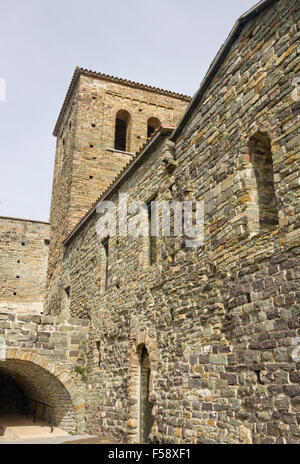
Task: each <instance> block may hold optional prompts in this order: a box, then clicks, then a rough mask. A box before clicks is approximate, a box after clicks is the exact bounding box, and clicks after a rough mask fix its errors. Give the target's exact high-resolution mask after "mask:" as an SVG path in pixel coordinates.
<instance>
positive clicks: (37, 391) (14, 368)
mask: <svg viewBox="0 0 300 464" xmlns="http://www.w3.org/2000/svg"><path fill="white" fill-rule="evenodd" d="M26 397H27V398H30V399H34V400H37V401H41V402H43V403H46V404H48V405H50V406H53V407H54V415H55V426H57V427H60V428H62V429H64V430H66V431H69V432H76V420H75V410H74V406H73V404H72V400H71V398H70V395H69V393H68V391H67V390H66V388H65V387H64V385H63V384H62V383H61V382H60V381H59V380H58V379H57V378H56V377H55V376H54V375H53V374H51V373H50V372H49V371H47V370H46V369H43V368H42V367H41V366H39V365H37V364H35V363H33V362H30V361H23V360H18V359H11V360H10V359H8V360H6V361H2V362H1V363H0V412H1V413H22V412H23V408H24V406H29V407H30V408H32V407H33V404H32V403H30V402H29V403H28V402H26V400H25V398H26ZM5 401H6V402H7V405H5V404H4V402H5ZM42 414H43V408H42V407H40V408H38V410H37V417H40V418H42V417H43V415H42ZM50 418H51V411H50V409H49V408H46V409H45V419H46V420H49V421H50Z"/></svg>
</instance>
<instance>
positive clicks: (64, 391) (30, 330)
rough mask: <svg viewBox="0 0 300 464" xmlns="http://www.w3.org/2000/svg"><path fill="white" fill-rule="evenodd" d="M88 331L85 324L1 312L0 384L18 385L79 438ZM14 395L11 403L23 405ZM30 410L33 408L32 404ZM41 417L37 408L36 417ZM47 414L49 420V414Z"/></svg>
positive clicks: (75, 321)
mask: <svg viewBox="0 0 300 464" xmlns="http://www.w3.org/2000/svg"><path fill="white" fill-rule="evenodd" d="M88 326H89V321H88V320H85V319H76V318H68V319H66V318H64V317H62V316H58V317H56V318H54V317H50V316H43V315H39V314H28V312H26V313H15V311H9V310H4V309H2V310H1V312H0V337H1V341H3V340H4V344H5V353H4V354H3V351H1V360H0V379H5V378H6V379H7V381H10V382H12V381H14V382H15V384H16V386H17V387H18V389H19V392H22V394H23V395H25V396H26V397H27V398H30V399H35V400H38V401H42V402H44V403H46V404H48V405H50V406H53V407H54V412H55V424H56V426H59V427H61V428H63V429H65V430H67V431H70V432H77V433H84V432H85V418H84V400H85V390H86V382H85V374H84V373H85V368H86V359H87V356H86V352H87V336H88ZM0 383H1V382H0ZM0 391H1V388H0ZM10 393H11V396H12V397H11V399H10V401H11V402H12V403H13V402H14V401H15V403H16V404H17V405H19V403H20V401H19V400H20V398H19V397H18V395H16V394H15V393H14V392H13V391H12V390H10ZM29 405H30V407H31V409H32V408H33V403H29ZM19 411H20V410H19ZM42 412H43V410H42V408H41V407H39V409H38V415H39V416H41V415H42ZM45 412H46V418H48V419H49V420H50V410H49V409H46V411H45Z"/></svg>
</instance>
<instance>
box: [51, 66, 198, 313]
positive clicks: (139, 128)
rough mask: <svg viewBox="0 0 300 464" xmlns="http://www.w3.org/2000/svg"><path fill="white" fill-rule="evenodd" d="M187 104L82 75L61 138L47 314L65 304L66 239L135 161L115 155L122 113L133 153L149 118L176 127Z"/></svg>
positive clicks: (184, 100)
mask: <svg viewBox="0 0 300 464" xmlns="http://www.w3.org/2000/svg"><path fill="white" fill-rule="evenodd" d="M188 101H189V98H188V97H180V96H176V95H175V94H174V95H165V94H160V93H159V92H155V91H154V90H153V91H151V90H143V89H140V88H137V87H135V86H134V85H130V84H118V83H116V82H113V81H110V80H109V79H106V80H105V79H101V78H92V77H90V76H87V75H85V74H82V75H80V77H79V81H78V84H77V87H76V89H75V90H74V95H73V97H72V99H71V101H70V102H69V104H68V106H67V109H66V111H65V114H64V118H63V120H62V123H61V125H60V127H59V131H58V135H57V149H56V159H55V171H54V179H53V194H52V203H51V215H50V223H51V246H50V256H49V265H48V279H47V295H48V296H47V308H46V311H47V312H49V311H51V313H52V314H55V313H56V312H58V311H59V307H60V304H61V302H62V294H63V286H64V284H63V283H62V282H61V280H60V275H61V270H60V265H61V258H62V254H63V247H62V241H63V239H64V238H66V237H67V235H68V233H69V232H70V231H71V230H72V229H73V228H74V226H75V225H76V224H77V223H78V221H79V220H80V219H81V218H82V217H83V216H84V214H85V213H86V212H87V211H88V209H89V208H90V207H91V206H92V204H93V203H94V202H95V200H96V199H97V198H98V197H99V195H100V193H101V192H102V191H103V190H105V189H106V188H107V187H108V185H110V183H111V182H112V181H113V179H114V178H115V177H116V175H117V174H118V173H119V172H120V171H121V169H122V168H123V167H124V166H125V165H126V164H127V163H128V162H129V161H130V159H131V156H130V155H129V154H126V153H120V152H116V151H111V150H113V149H114V135H115V121H116V114H117V112H118V111H119V110H126V111H128V112H129V114H130V117H131V120H130V135H129V150H130V152H133V153H134V152H136V151H137V150H138V149H139V148H140V146H141V145H142V144H143V143H144V142H145V141H146V139H147V121H148V119H149V118H151V117H156V118H158V119H159V120H160V121H161V123H162V124H165V125H174V126H175V125H176V124H177V122H178V120H179V118H180V117H181V116H182V114H183V112H184V110H185V108H186V106H187V103H188Z"/></svg>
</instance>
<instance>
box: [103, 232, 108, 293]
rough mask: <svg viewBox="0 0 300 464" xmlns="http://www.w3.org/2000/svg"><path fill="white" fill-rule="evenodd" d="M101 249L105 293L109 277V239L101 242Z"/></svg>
mask: <svg viewBox="0 0 300 464" xmlns="http://www.w3.org/2000/svg"><path fill="white" fill-rule="evenodd" d="M103 249H104V266H103V270H104V291H105V292H106V291H107V289H108V277H109V275H108V258H109V255H108V252H109V238H107V239H106V240H105V241H104V242H103Z"/></svg>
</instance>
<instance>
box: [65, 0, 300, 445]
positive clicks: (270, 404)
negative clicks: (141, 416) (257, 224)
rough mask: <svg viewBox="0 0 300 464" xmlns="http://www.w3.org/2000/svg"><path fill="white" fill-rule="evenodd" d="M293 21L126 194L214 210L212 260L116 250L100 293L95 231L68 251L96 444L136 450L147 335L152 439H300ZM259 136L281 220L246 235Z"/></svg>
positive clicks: (217, 84) (261, 28) (233, 76)
mask: <svg viewBox="0 0 300 464" xmlns="http://www.w3.org/2000/svg"><path fill="white" fill-rule="evenodd" d="M299 21H300V10H299V2H297V1H285V0H282V1H278V2H277V3H276V4H275V5H273V6H272V7H270V8H268V9H267V10H265V11H264V12H263V13H261V14H260V15H259V16H258V17H256V18H255V19H253V20H252V21H250V22H248V23H247V24H246V25H245V26H244V29H243V31H242V32H241V34H240V36H239V37H238V38H237V40H236V42H235V44H234V45H233V46H232V49H231V50H230V52H229V54H228V56H227V57H226V59H225V61H224V63H223V65H222V66H221V68H220V69H219V71H218V73H217V75H216V76H215V77H214V79H213V81H212V82H211V84H210V86H209V88H208V89H207V91H206V94H205V95H204V97H203V99H202V101H201V102H200V104H199V105H198V106H197V108H196V109H195V111H194V114H193V116H192V117H191V118H190V119H189V121H188V122H187V123H186V125H185V127H184V128H183V132H182V134H181V135H180V138H178V140H176V143H175V153H176V159H177V161H178V167H177V168H176V169H175V171H174V172H173V173H172V174H170V172H169V171H168V170H167V169H166V165H165V163H163V159H164V153H165V151H166V149H167V150H169V151H170V153H171V152H172V144H171V143H170V142H167V141H166V140H165V138H164V137H161V139H160V143H159V145H157V146H156V148H155V149H154V150H153V151H152V152H151V153H149V155H148V157H147V159H146V160H145V161H144V163H143V165H142V166H140V167H139V168H137V169H136V170H135V172H134V173H132V175H131V177H130V179H128V180H126V181H125V182H124V183H123V184H122V185H121V187H120V190H121V191H122V192H127V193H129V195H130V198H131V199H132V200H142V201H146V202H147V201H149V199H150V198H151V197H152V196H153V195H154V194H156V195H157V199H167V200H171V199H177V200H183V199H188V198H191V199H194V200H204V204H205V234H204V244H203V247H201V248H197V249H188V248H185V247H184V241H183V240H182V238H181V239H173V238H164V239H159V240H158V243H157V247H158V250H157V256H158V259H157V262H156V263H155V264H153V265H152V266H151V267H149V264H148V262H147V256H148V250H147V243H146V242H145V240H144V239H143V238H140V239H138V240H135V239H133V238H132V237H127V238H124V237H113V238H112V239H111V240H110V242H109V254H110V261H109V267H110V269H109V271H110V278H109V285H108V289H107V291H106V292H103V286H102V285H101V281H102V279H103V266H102V265H101V256H102V257H103V253H102V244H101V241H100V240H99V236H98V235H97V232H96V225H97V220H98V218H97V217H96V216H94V217H92V218H91V219H90V220H89V221H88V222H87V223H86V224H85V226H84V227H83V228H82V230H81V231H79V232H78V234H77V235H76V237H75V238H74V239H73V240H72V242H71V243H70V244H69V245H68V247H67V249H66V252H65V256H64V266H63V272H64V274H63V277H62V278H63V279H64V280H65V281H68V285H69V286H70V295H71V298H70V309H69V310H70V313H71V316H72V317H78V318H81V317H86V318H89V319H91V325H90V333H89V349H88V394H87V397H86V417H87V423H88V429H89V430H88V431H89V432H92V433H101V434H103V435H105V434H107V435H111V434H114V435H116V436H124V435H127V437H128V438H129V440H131V441H132V440H135V439H136V437H137V430H138V390H137V379H136V375H137V374H136V372H137V371H136V362H137V361H136V357H135V358H134V363H135V364H134V366H135V368H133V367H132V365H131V362H132V361H131V359H132V358H131V354H132V353H133V354H134V353H135V350H136V348H135V347H136V346H137V345H138V340H139V339H140V335H141V334H146V335H143V337H144V338H146V339H149V340H151V342H149V343H148V346H147V350H148V352H149V358H150V366H151V375H152V379H151V392H152V393H151V395H152V399H151V401H152V400H153V403H154V406H153V410H152V413H153V416H154V426H153V428H152V434H151V440H153V441H159V442H161V443H162V442H166V443H170V442H174V443H203V442H210V443H212V442H216V443H299V442H300V432H299V430H300V429H299V423H300V410H299V398H300V387H299V378H300V377H299V366H300V365H299V362H298V361H297V359H295V358H294V357H293V350H294V348H295V345H294V341H295V339H297V337H299V335H300V329H299V312H300V293H299V279H300V277H299V276H300V274H299V273H300V267H299V255H300V239H299V236H300V233H299V224H300V222H299V214H300V210H299V182H298V178H299V161H298V160H299V124H300V122H299V103H295V102H294V100H293V99H292V91H293V89H294V87H293V85H292V80H293V78H294V77H295V76H297V75H298V76H299V59H298V55H297V54H298V49H299V34H300V30H299ZM257 133H259V134H267V136H268V137H269V139H270V144H271V152H272V159H273V171H274V192H275V199H276V207H277V208H278V213H279V214H278V215H279V220H278V224H276V223H274V224H272V225H271V226H270V227H269V228H268V230H267V231H266V230H263V231H259V230H255V229H252V227H251V224H252V222H251V221H252V213H253V208H252V205H253V202H254V201H256V200H255V199H254V198H253V196H251V195H249V194H248V193H249V188H250V187H251V188H253V179H254V178H255V172H254V168H253V163H252V161H253V160H252V157H251V153H250V148H249V142H250V140H251V137H252V136H254V135H256V134H257ZM268 169H269V167H268ZM247 179H250V180H251V182H249V181H248V180H247ZM249 186H250V187H249ZM254 186H255V183H254ZM269 192H270V190H269V189H268V195H269ZM110 199H111V200H113V201H117V197H116V195H115V197H113V198H110ZM147 337H148V338H147ZM153 353H154V354H153ZM154 365H155V368H154Z"/></svg>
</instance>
